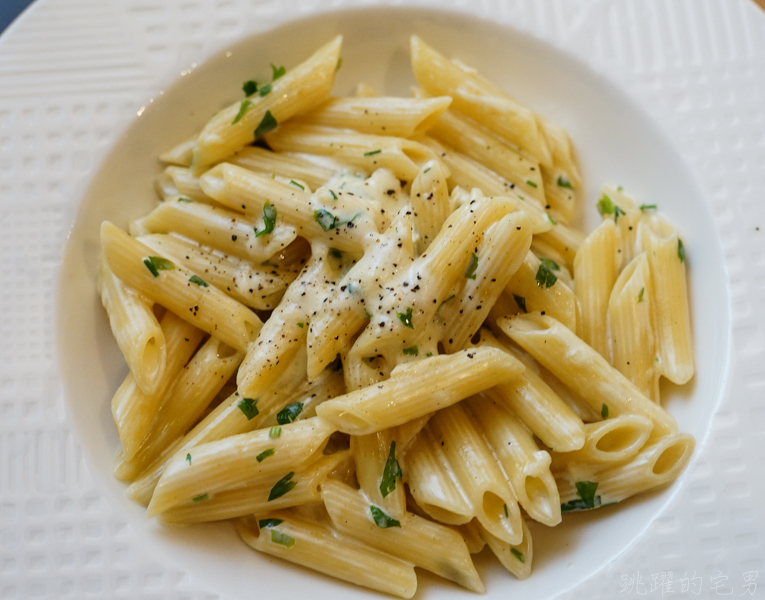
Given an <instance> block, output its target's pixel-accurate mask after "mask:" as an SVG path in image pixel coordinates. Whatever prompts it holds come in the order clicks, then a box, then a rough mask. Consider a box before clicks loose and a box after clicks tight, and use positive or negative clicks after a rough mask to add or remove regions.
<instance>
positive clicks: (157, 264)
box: [143, 256, 175, 277]
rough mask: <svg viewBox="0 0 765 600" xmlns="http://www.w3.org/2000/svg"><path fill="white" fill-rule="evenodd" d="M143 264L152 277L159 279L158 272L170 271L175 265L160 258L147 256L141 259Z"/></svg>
mask: <svg viewBox="0 0 765 600" xmlns="http://www.w3.org/2000/svg"><path fill="white" fill-rule="evenodd" d="M143 264H144V265H146V268H147V269H149V271H150V272H151V274H152V275H154V277H159V272H160V271H172V270H173V269H175V265H174V264H173V263H171V262H170V261H169V260H167V259H166V258H162V257H160V256H149V257H148V258H144V259H143Z"/></svg>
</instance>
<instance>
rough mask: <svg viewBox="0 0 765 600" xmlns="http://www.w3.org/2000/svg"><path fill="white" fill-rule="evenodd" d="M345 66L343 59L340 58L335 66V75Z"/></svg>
mask: <svg viewBox="0 0 765 600" xmlns="http://www.w3.org/2000/svg"><path fill="white" fill-rule="evenodd" d="M342 66H343V57H342V56H340V57H338V59H337V64H336V65H335V73H337V72H338V71H339V70H340V67H342Z"/></svg>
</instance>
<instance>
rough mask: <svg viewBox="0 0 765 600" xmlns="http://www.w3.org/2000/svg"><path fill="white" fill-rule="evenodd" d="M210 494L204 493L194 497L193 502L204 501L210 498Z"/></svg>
mask: <svg viewBox="0 0 765 600" xmlns="http://www.w3.org/2000/svg"><path fill="white" fill-rule="evenodd" d="M209 499H210V494H202V495H201V496H197V497H196V498H192V499H191V501H192V502H202V501H204V500H209Z"/></svg>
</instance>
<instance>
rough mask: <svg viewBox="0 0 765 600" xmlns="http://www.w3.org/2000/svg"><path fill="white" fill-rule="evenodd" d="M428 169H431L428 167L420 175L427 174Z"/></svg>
mask: <svg viewBox="0 0 765 600" xmlns="http://www.w3.org/2000/svg"><path fill="white" fill-rule="evenodd" d="M430 169H431V167H428V168H427V169H425V170H424V171H423V172H422V173H423V175H424V174H425V173H427V172H428V171H430Z"/></svg>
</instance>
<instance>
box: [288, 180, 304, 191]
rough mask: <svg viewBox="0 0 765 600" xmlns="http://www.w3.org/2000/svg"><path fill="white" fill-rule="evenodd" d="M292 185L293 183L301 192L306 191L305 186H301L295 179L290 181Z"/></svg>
mask: <svg viewBox="0 0 765 600" xmlns="http://www.w3.org/2000/svg"><path fill="white" fill-rule="evenodd" d="M290 183H291V184H292V185H294V186H296V187H299V188H300V189H301V190H303V191H305V186H304V185H300V184H299V183H298V182H297V181H295V180H294V179H290Z"/></svg>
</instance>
